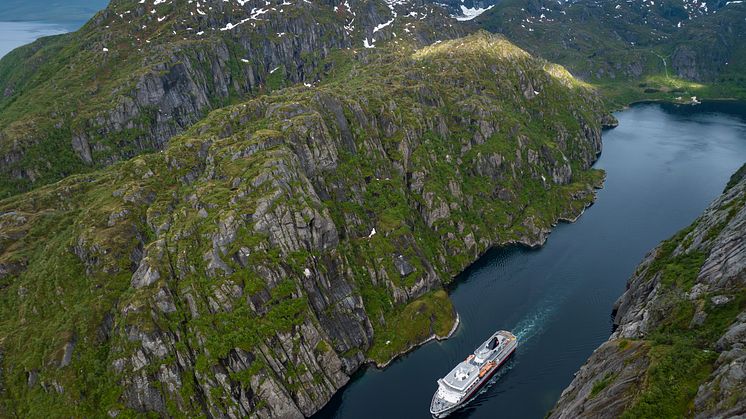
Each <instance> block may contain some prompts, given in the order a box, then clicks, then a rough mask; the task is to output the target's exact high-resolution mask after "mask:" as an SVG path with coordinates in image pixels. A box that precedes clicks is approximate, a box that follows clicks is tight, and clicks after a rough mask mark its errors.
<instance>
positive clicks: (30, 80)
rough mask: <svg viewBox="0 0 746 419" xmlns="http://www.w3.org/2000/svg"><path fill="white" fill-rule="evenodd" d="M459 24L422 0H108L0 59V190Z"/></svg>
mask: <svg viewBox="0 0 746 419" xmlns="http://www.w3.org/2000/svg"><path fill="white" fill-rule="evenodd" d="M455 22H456V21H455V20H453V19H451V18H450V17H448V15H447V13H446V12H444V11H443V10H441V9H440V8H438V7H435V6H433V5H431V4H427V3H424V2H422V1H420V0H409V1H398V2H386V1H383V0H370V1H347V2H335V1H321V0H316V1H313V2H312V1H301V0H299V1H292V2H290V1H284V0H273V1H269V2H266V1H264V0H261V1H260V0H249V1H243V0H230V1H224V0H203V1H201V2H193V1H191V0H189V1H187V0H168V1H158V0H155V1H154V0H147V1H139V0H114V1H112V2H111V4H110V5H109V7H108V8H106V9H105V10H103V11H102V12H100V13H98V14H97V15H96V16H94V18H93V19H91V21H90V22H88V23H87V24H86V25H85V26H84V27H83V28H82V29H81V30H79V31H77V32H75V33H72V34H66V35H61V36H56V37H49V38H44V39H41V40H39V41H37V42H35V43H33V44H31V45H29V46H26V47H22V48H19V49H18V50H16V51H14V52H12V53H10V54H8V55H7V56H6V57H3V59H2V60H0V197H4V196H9V195H11V194H14V193H18V192H19V191H24V190H28V189H30V188H33V187H35V186H39V185H43V184H47V183H49V182H53V181H57V180H59V179H61V178H62V177H64V176H68V175H71V174H75V173H82V172H88V171H91V170H92V169H95V168H100V167H104V166H107V165H109V164H112V163H114V162H117V161H121V160H124V159H127V158H131V157H133V156H135V155H137V154H140V153H143V152H151V151H155V150H160V149H162V148H163V147H164V146H165V144H166V143H167V141H168V140H169V139H170V138H171V137H172V136H174V135H176V134H179V133H181V132H183V131H184V130H185V129H186V128H188V127H189V126H191V125H192V124H194V123H195V122H197V121H198V120H200V119H201V118H203V117H204V116H205V115H206V114H207V112H208V111H209V110H211V109H215V108H219V107H221V106H225V105H227V104H229V103H235V102H237V101H240V100H242V99H246V98H248V97H252V96H256V95H258V94H262V93H265V92H268V91H272V90H276V89H279V88H282V87H284V86H288V85H292V84H295V83H309V84H311V83H315V82H318V81H319V80H321V79H322V78H323V77H325V75H328V74H329V73H330V72H333V71H334V69H336V68H337V67H339V66H340V65H343V64H342V63H341V62H340V60H343V59H344V58H345V57H347V56H348V55H351V54H347V55H345V54H343V53H342V52H340V51H343V50H344V51H351V50H352V49H353V48H354V49H356V50H357V51H359V52H360V53H361V54H364V53H365V52H366V51H369V50H371V49H375V46H376V44H377V43H378V45H380V44H381V43H382V42H385V41H387V40H390V39H392V38H397V42H398V40H399V39H401V40H405V41H406V42H415V43H418V44H419V45H426V44H430V43H432V42H434V41H436V40H445V39H449V38H453V37H454V36H457V35H459V34H461V33H462V32H461V29H459V28H458V27H456V26H454V25H453V23H455ZM352 55H354V54H352Z"/></svg>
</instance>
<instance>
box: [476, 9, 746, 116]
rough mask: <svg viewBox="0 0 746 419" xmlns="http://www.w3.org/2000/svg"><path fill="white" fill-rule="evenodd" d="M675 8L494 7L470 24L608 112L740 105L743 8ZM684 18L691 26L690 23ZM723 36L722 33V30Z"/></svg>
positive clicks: (745, 92) (745, 85)
mask: <svg viewBox="0 0 746 419" xmlns="http://www.w3.org/2000/svg"><path fill="white" fill-rule="evenodd" d="M701 14H702V13H701V10H693V9H691V8H690V9H688V10H687V9H685V8H684V7H683V4H682V3H681V2H676V1H668V0H662V1H656V2H655V3H652V4H645V3H635V2H626V3H625V2H602V3H597V2H592V1H585V0H583V1H579V2H571V3H564V4H559V5H558V4H551V5H550V4H543V5H542V7H540V4H537V3H532V2H527V1H526V0H506V1H502V2H499V3H498V4H497V5H496V6H495V7H494V8H493V9H492V10H490V11H489V12H486V13H484V14H483V15H481V16H480V17H479V18H477V19H476V22H477V23H478V25H479V26H480V27H482V28H485V29H487V30H490V31H493V32H498V33H502V34H505V35H506V36H507V37H508V38H509V39H510V40H512V41H514V42H515V43H516V44H517V45H518V46H520V47H522V48H525V49H526V50H527V51H529V52H531V53H533V54H536V55H540V56H543V57H545V58H547V59H549V60H551V61H553V62H557V63H560V64H563V65H565V66H566V67H568V68H569V69H570V70H571V71H572V72H573V74H576V75H578V76H580V77H581V78H582V79H584V80H586V81H587V82H589V83H591V84H593V85H594V86H596V87H598V88H599V90H600V91H601V93H602V94H603V96H604V97H605V99H606V101H607V105H608V106H609V107H610V108H612V109H617V108H621V107H624V106H627V105H629V104H630V103H633V102H638V101H644V100H665V101H673V102H688V101H690V100H691V97H692V96H696V97H697V98H698V99H703V98H705V99H746V77H744V69H746V48H744V43H743V40H742V38H741V35H740V34H742V33H744V31H746V24H745V23H744V18H745V17H746V8H744V7H741V5H738V4H736V3H733V4H729V5H724V6H722V7H720V8H717V9H713V8H711V9H710V10H708V13H707V14H705V15H701ZM690 16H691V17H692V19H690ZM726 28H727V29H726Z"/></svg>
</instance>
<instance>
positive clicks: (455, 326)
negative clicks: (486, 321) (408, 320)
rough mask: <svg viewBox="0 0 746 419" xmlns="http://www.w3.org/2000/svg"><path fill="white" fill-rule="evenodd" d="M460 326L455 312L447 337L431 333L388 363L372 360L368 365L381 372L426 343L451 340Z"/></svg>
mask: <svg viewBox="0 0 746 419" xmlns="http://www.w3.org/2000/svg"><path fill="white" fill-rule="evenodd" d="M460 325H461V316H460V315H459V314H458V312H457V313H456V320H455V321H454V322H453V327H451V330H450V331H449V332H448V334H447V335H445V336H438V334H437V333H433V334H432V335H430V336H428V337H427V339H425V340H423V341H422V342H419V343H414V344H412V345H410V346H409V347H408V348H406V349H404V350H402V351H400V352H399V353H397V354H396V355H394V356H393V357H391V359H389V360H388V361H386V362H384V363H383V364H379V363H377V362H375V361H373V360H372V359H369V360H368V364H372V365H373V366H375V367H376V368H378V369H379V370H383V369H385V368H386V367H388V366H389V365H391V363H392V362H394V361H396V360H398V359H400V358H401V357H402V356H404V355H406V354H408V353H409V352H412V351H414V350H415V349H417V348H419V347H421V346H423V345H425V344H426V343H429V342H432V341H434V340H437V341H438V342H440V341H443V340H446V339H449V338H451V336H453V335H454V333H456V330H458V327H459V326H460Z"/></svg>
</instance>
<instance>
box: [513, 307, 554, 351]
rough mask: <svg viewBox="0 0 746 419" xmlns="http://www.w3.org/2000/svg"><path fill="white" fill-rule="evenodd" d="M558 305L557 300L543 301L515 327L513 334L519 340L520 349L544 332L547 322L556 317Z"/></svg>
mask: <svg viewBox="0 0 746 419" xmlns="http://www.w3.org/2000/svg"><path fill="white" fill-rule="evenodd" d="M558 304H559V302H558V301H556V299H555V300H554V301H542V303H541V304H540V305H539V306H538V307H537V308H536V310H534V311H533V312H532V313H529V314H528V315H527V316H526V317H524V318H523V320H521V321H519V322H518V324H516V325H515V327H514V328H513V334H514V335H515V336H516V337H517V338H518V344H519V347H520V346H521V345H525V344H526V343H527V342H528V341H530V340H531V338H533V337H534V336H536V335H539V334H540V333H541V332H542V331H544V328H545V326H546V324H547V320H549V319H550V318H551V317H552V315H554V311H555V309H556V307H557V305H558Z"/></svg>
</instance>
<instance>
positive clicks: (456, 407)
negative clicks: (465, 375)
mask: <svg viewBox="0 0 746 419" xmlns="http://www.w3.org/2000/svg"><path fill="white" fill-rule="evenodd" d="M517 347H518V346H515V347H514V348H513V350H511V351H510V353H509V354H508V355H507V356H505V357H504V358H503V359H502V360H501V361H500V363H499V364H497V366H496V367H495V368H493V369H492V370H491V371H490V372H489V373H488V374H487V375H486V376H485V377H484V378H482V379H481V380H480V381H479V382H478V383H477V384H476V385H475V386H474V388H473V389H472V390H471V391H470V392H469V394H467V395H466V397H464V399H463V400H462V401H461V402H459V403H457V404H455V405H453V406H451V407H449V408H448V409H445V410H443V411H440V412H437V413H435V412H432V411H431V412H430V413H431V414H432V416H433V417H434V418H445V417H446V416H448V415H450V414H451V413H453V412H455V411H457V410H459V409H461V408H463V407H465V406H466V405H467V404H469V403H470V402H471V401H472V400H474V399H475V398H476V397H477V395H478V394H479V390H481V389H482V388H483V387H484V386H485V385H486V384H487V383H489V381H490V380H491V379H492V377H494V376H495V374H496V373H497V372H498V371H499V370H500V368H502V366H503V365H504V364H505V363H506V362H507V361H508V359H510V358H512V357H513V354H514V353H515V350H516V348H517Z"/></svg>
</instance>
